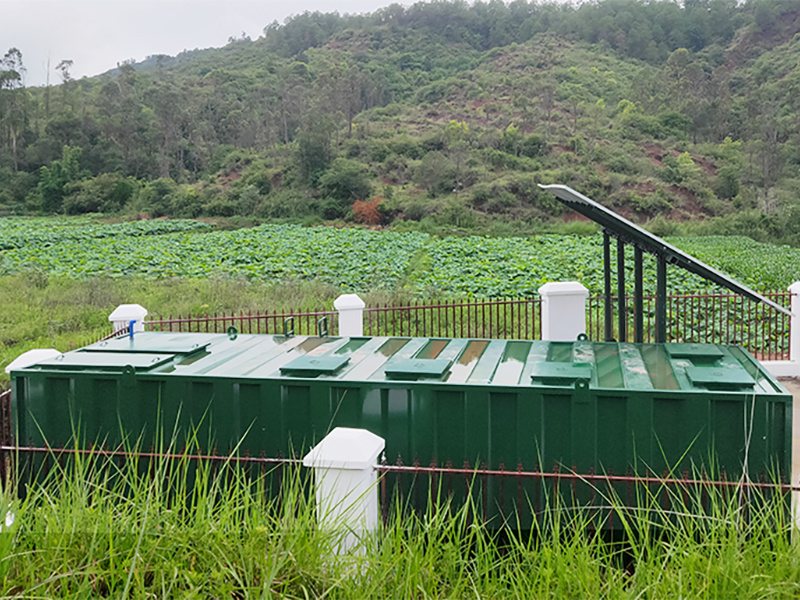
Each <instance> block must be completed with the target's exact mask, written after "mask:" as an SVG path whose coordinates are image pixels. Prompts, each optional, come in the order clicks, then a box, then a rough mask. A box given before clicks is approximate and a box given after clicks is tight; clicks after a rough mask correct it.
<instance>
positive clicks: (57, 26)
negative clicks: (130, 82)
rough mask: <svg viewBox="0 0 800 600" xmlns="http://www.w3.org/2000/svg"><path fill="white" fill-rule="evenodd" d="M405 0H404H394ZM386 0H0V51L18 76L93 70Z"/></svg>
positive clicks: (40, 79) (387, 0)
mask: <svg viewBox="0 0 800 600" xmlns="http://www.w3.org/2000/svg"><path fill="white" fill-rule="evenodd" d="M395 2H396V3H398V4H404V5H408V4H411V3H412V2H411V1H410V0H409V1H407V0H395ZM392 3H393V2H392V0H327V1H326V0H214V1H212V0H157V1H155V0H0V55H2V54H5V53H6V51H8V49H9V48H18V49H19V50H20V52H22V60H23V63H24V65H25V67H26V68H27V73H26V76H25V84H26V85H29V86H35V85H43V84H44V83H45V81H46V78H47V61H48V58H49V60H50V83H59V82H60V79H59V77H58V74H57V73H56V72H55V66H56V65H57V64H58V63H59V62H60V61H61V60H64V59H70V60H72V61H73V62H74V66H73V69H72V76H73V77H75V78H76V79H77V78H80V77H83V76H84V75H89V76H91V75H97V74H99V73H103V72H105V71H107V70H109V69H113V68H114V67H116V66H117V63H118V62H122V61H123V60H126V59H130V58H133V59H135V60H142V59H144V58H145V57H147V56H148V55H151V54H169V55H171V56H174V55H176V54H178V53H180V52H181V51H182V50H193V49H195V48H210V47H219V46H224V45H225V44H226V43H227V42H228V38H230V37H232V36H236V37H238V36H241V35H242V33H243V32H244V33H246V34H247V35H249V36H250V37H251V38H252V39H256V38H257V37H259V36H260V35H261V33H262V30H263V29H264V27H265V26H266V25H268V24H269V23H272V21H275V20H277V21H279V22H283V20H284V19H285V18H286V17H288V16H290V15H293V14H299V13H303V12H305V11H315V10H318V11H321V12H333V11H338V12H340V13H345V12H347V13H363V12H372V11H374V10H376V9H378V8H381V7H382V6H388V5H389V4H392Z"/></svg>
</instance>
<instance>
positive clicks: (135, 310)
mask: <svg viewBox="0 0 800 600" xmlns="http://www.w3.org/2000/svg"><path fill="white" fill-rule="evenodd" d="M146 316H147V309H146V308H145V307H144V306H142V305H141V304H120V305H119V306H118V307H117V308H115V309H114V312H112V313H111V314H110V315H108V320H109V321H131V320H133V319H136V320H137V321H141V320H142V319H144V318H145V317H146Z"/></svg>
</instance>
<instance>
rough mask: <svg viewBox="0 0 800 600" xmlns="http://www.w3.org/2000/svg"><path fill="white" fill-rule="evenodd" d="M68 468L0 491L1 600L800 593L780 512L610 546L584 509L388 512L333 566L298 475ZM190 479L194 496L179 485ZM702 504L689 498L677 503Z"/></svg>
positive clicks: (303, 478) (681, 526)
mask: <svg viewBox="0 0 800 600" xmlns="http://www.w3.org/2000/svg"><path fill="white" fill-rule="evenodd" d="M103 461H104V459H102V458H96V459H95V462H90V461H89V460H87V459H84V460H81V461H78V462H77V463H76V464H71V463H69V462H67V463H65V464H66V465H67V466H65V467H63V468H62V469H60V470H54V471H52V472H51V473H52V476H51V477H50V478H49V479H47V480H46V481H44V482H43V483H42V484H41V485H38V486H33V487H30V488H29V489H28V495H27V497H26V498H25V499H24V500H22V501H19V500H16V499H14V497H12V495H11V494H10V493H9V491H8V490H6V492H5V495H0V524H3V526H2V530H0V595H1V596H2V597H4V598H5V597H20V598H76V599H84V598H89V597H92V598H98V597H100V598H149V597H159V598H167V597H171V598H177V597H181V598H273V597H281V598H284V597H285V598H403V599H405V598H668V597H671V598H687V597H691V598H756V597H758V598H772V597H776V598H783V597H796V596H797V594H798V593H800V583H798V582H799V581H800V563H798V561H797V551H798V548H797V547H796V545H795V544H793V543H792V542H791V540H790V535H789V529H788V527H789V526H788V524H787V520H786V514H785V505H783V504H781V503H780V502H779V501H775V502H766V503H765V504H763V505H761V506H760V507H757V508H752V507H751V511H750V512H749V513H745V512H743V511H742V509H741V507H740V504H739V499H740V496H739V495H738V494H732V495H730V497H729V499H725V498H723V497H722V496H720V495H719V494H715V493H714V492H710V493H708V495H706V496H705V497H704V498H705V501H706V503H707V504H706V505H707V506H709V509H708V510H707V511H706V512H705V513H704V514H703V515H697V514H696V513H695V514H692V513H691V512H690V511H689V510H688V509H687V511H686V512H683V511H681V510H678V511H676V512H671V513H670V514H666V513H665V512H664V510H663V509H662V508H660V505H659V503H657V502H655V503H654V504H653V505H652V506H651V508H650V510H647V511H640V512H637V513H633V512H628V513H622V515H623V522H624V523H625V526H626V533H625V534H624V535H622V536H621V537H618V538H617V539H615V540H611V539H610V538H609V536H607V535H604V534H601V533H596V532H594V531H593V530H592V529H591V528H589V527H587V523H588V519H587V516H586V514H585V513H582V512H580V511H577V512H576V511H573V510H569V509H561V510H559V509H555V508H552V507H551V508H550V509H544V512H542V513H541V514H540V522H541V525H540V526H538V527H537V528H536V529H535V530H534V531H532V532H529V533H517V534H507V535H498V534H497V533H496V532H494V531H493V530H492V529H490V528H488V527H487V526H486V525H485V524H483V523H481V522H477V521H475V520H474V519H473V518H472V514H473V513H472V511H471V507H470V506H465V507H450V506H449V505H448V503H447V501H446V499H441V500H440V502H439V503H438V504H437V506H436V508H435V510H429V511H428V512H427V513H425V514H421V515H420V514H416V515H414V514H409V513H404V512H402V511H391V514H390V515H389V517H388V520H387V523H386V525H385V526H384V527H383V528H382V529H381V530H380V531H379V532H377V534H376V535H375V536H374V537H372V538H370V539H368V540H366V542H365V547H366V552H364V553H362V554H357V555H353V556H349V557H343V558H338V559H337V558H332V555H331V548H332V547H334V546H335V544H336V540H337V537H336V533H335V532H331V531H327V530H323V529H320V528H319V527H317V526H316V525H315V513H314V510H315V509H314V506H313V503H311V502H309V501H308V500H307V498H308V493H307V490H308V481H307V477H308V473H307V472H302V473H301V472H293V473H294V475H293V476H291V477H289V476H286V477H285V478H284V486H283V487H282V488H281V492H280V494H279V495H278V496H277V497H267V496H265V495H264V494H263V492H262V491H261V490H263V487H262V486H260V485H253V482H252V480H248V479H246V478H244V477H242V476H241V474H240V473H238V472H236V471H228V470H226V469H224V468H223V469H220V470H218V471H216V470H212V469H210V468H208V466H207V465H206V466H203V467H201V468H200V469H199V470H198V471H196V472H195V471H192V469H191V468H190V467H189V462H188V460H182V461H180V462H179V463H177V464H175V463H173V464H169V463H167V462H166V461H161V462H157V463H155V465H154V466H153V467H151V468H150V469H140V468H137V467H136V466H135V464H136V463H135V461H132V460H129V461H127V462H126V463H124V464H123V465H122V466H120V463H119V461H117V460H109V461H108V462H103ZM187 473H193V475H192V477H193V480H194V481H195V485H194V487H191V486H189V485H188V484H187V481H188V479H187ZM698 500H699V497H695V495H694V494H689V496H688V497H687V500H686V502H687V504H686V506H687V507H688V506H691V505H692V503H693V502H697V501H698Z"/></svg>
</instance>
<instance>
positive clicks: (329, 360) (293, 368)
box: [281, 356, 350, 377]
mask: <svg viewBox="0 0 800 600" xmlns="http://www.w3.org/2000/svg"><path fill="white" fill-rule="evenodd" d="M348 362H350V357H349V356H300V357H298V358H295V359H294V360H293V361H292V362H290V363H288V364H286V365H283V366H282V367H281V373H283V374H284V375H289V376H290V377H291V376H293V375H294V376H296V377H318V376H320V375H333V374H334V373H336V371H338V370H339V369H341V368H342V367H343V366H345V365H346V364H347V363H348Z"/></svg>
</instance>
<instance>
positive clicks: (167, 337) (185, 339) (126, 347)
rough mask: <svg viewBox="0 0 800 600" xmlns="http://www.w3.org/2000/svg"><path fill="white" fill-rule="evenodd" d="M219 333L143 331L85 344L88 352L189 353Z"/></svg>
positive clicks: (206, 344) (198, 348)
mask: <svg viewBox="0 0 800 600" xmlns="http://www.w3.org/2000/svg"><path fill="white" fill-rule="evenodd" d="M220 336H221V334H218V333H210V334H197V333H173V334H169V333H162V332H152V331H145V332H141V333H137V334H135V335H134V336H133V337H129V336H127V335H126V336H123V337H118V338H114V339H111V340H103V341H102V342H97V343H95V344H92V345H91V346H86V348H84V349H83V350H84V351H88V352H168V353H170V354H190V353H192V352H197V351H198V350H202V349H203V348H205V347H206V346H208V345H209V344H210V343H211V341H212V340H213V339H214V338H219V337H220Z"/></svg>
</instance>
